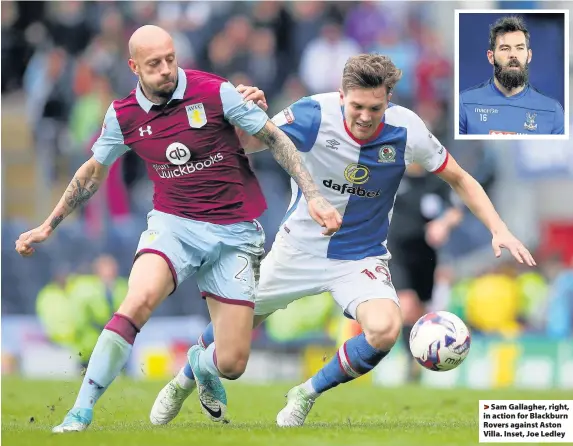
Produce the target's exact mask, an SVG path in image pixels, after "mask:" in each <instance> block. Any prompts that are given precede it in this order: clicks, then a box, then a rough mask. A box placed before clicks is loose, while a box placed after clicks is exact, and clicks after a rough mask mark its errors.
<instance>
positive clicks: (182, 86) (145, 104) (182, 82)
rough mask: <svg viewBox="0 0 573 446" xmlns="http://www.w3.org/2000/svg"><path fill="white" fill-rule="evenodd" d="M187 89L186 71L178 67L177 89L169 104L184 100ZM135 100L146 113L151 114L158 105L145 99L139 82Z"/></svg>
mask: <svg viewBox="0 0 573 446" xmlns="http://www.w3.org/2000/svg"><path fill="white" fill-rule="evenodd" d="M186 89H187V76H186V75H185V70H183V69H182V68H179V67H177V87H176V88H175V91H174V92H173V94H172V95H171V99H169V101H167V103H168V104H169V103H170V102H171V101H172V100H173V99H179V100H181V99H183V96H184V95H185V90H186ZM135 98H136V99H137V103H138V104H139V105H140V107H141V108H142V109H144V110H145V112H146V113H149V110H151V107H153V106H154V105H157V104H154V103H153V102H151V101H150V100H149V99H147V98H146V97H145V95H144V94H143V92H142V91H141V85H140V84H139V82H138V83H137V87H136V88H135Z"/></svg>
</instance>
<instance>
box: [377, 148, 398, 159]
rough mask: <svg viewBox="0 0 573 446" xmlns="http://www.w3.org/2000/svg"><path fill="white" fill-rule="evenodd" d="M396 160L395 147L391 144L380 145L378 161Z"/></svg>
mask: <svg viewBox="0 0 573 446" xmlns="http://www.w3.org/2000/svg"><path fill="white" fill-rule="evenodd" d="M394 161H396V149H395V148H394V147H392V146H382V147H380V150H378V162H379V163H393V162H394Z"/></svg>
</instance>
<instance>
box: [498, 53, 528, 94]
mask: <svg viewBox="0 0 573 446" xmlns="http://www.w3.org/2000/svg"><path fill="white" fill-rule="evenodd" d="M493 67H494V68H493V73H494V76H495V78H496V79H497V80H498V81H499V83H500V84H501V85H502V86H503V87H504V88H505V89H506V90H508V91H511V90H513V89H514V88H519V87H521V86H523V85H525V84H527V82H529V64H528V63H527V62H526V63H525V65H521V64H520V65H519V67H520V69H519V71H515V70H508V69H507V68H506V67H503V66H502V65H500V64H498V63H497V61H496V60H495V58H494V61H493Z"/></svg>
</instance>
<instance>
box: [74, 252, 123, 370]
mask: <svg viewBox="0 0 573 446" xmlns="http://www.w3.org/2000/svg"><path fill="white" fill-rule="evenodd" d="M118 273H119V271H118V264H117V261H116V260H115V259H114V258H113V257H112V256H110V255H101V256H99V257H97V258H96V259H95V260H94V262H93V274H92V275H77V276H75V277H74V279H73V281H71V283H70V284H69V286H68V289H67V292H68V295H69V296H70V298H71V299H73V300H74V302H75V306H76V314H75V316H74V317H75V320H76V321H77V324H78V332H77V334H76V336H77V337H76V345H77V346H78V349H79V352H81V357H82V361H85V362H86V363H87V361H88V360H89V357H90V355H91V352H92V350H93V348H94V346H95V344H96V342H97V338H98V337H99V334H100V333H101V331H102V330H103V327H104V326H105V324H106V323H107V322H108V321H109V319H110V318H111V317H112V316H113V313H114V312H115V311H116V310H117V309H118V308H119V306H120V305H121V303H122V302H123V299H124V298H125V295H126V293H127V279H125V278H123V277H119V275H118Z"/></svg>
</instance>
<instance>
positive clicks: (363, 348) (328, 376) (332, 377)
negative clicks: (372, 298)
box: [303, 333, 389, 396]
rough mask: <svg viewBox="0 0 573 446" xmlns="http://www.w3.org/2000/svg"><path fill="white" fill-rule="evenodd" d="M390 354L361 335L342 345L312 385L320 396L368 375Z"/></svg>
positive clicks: (315, 376) (312, 381) (315, 377)
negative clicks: (373, 345) (378, 348)
mask: <svg viewBox="0 0 573 446" xmlns="http://www.w3.org/2000/svg"><path fill="white" fill-rule="evenodd" d="M388 353H389V352H385V351H380V350H377V349H375V348H374V347H372V346H371V345H370V344H369V343H368V342H367V341H366V336H365V335H364V333H360V334H359V335H358V336H355V337H353V338H351V339H349V340H348V341H346V342H345V343H344V344H342V346H341V347H340V348H339V349H338V352H337V353H336V355H334V357H333V358H332V359H331V360H330V362H329V363H328V364H326V365H325V366H324V367H322V369H320V370H319V371H318V373H317V374H316V375H314V376H313V377H312V378H311V380H310V381H311V382H310V384H311V385H312V388H313V389H314V392H315V393H316V394H317V396H318V395H319V394H321V393H322V392H324V391H326V390H328V389H332V388H333V387H336V386H337V385H339V384H342V383H345V382H348V381H351V380H353V379H356V378H358V377H359V376H361V375H364V374H365V373H368V372H369V371H370V370H372V369H373V368H374V367H375V366H376V365H377V364H378V363H379V362H380V361H382V359H383V358H384V357H385V356H386V355H387V354H388ZM303 388H304V387H303ZM309 396H310V395H309Z"/></svg>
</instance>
